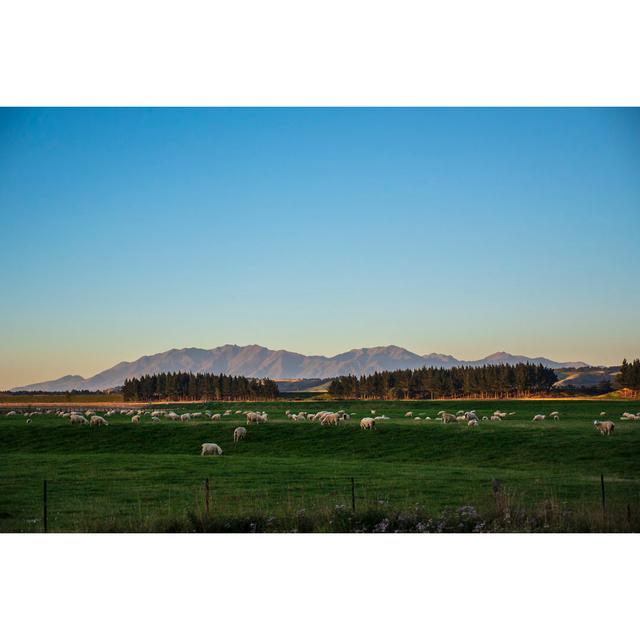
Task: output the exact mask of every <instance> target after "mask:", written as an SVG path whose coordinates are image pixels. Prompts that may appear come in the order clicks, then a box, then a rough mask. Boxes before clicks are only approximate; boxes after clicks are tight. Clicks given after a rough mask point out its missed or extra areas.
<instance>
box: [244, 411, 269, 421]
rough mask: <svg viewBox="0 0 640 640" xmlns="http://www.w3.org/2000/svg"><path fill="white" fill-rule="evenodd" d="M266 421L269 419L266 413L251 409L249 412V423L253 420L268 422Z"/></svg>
mask: <svg viewBox="0 0 640 640" xmlns="http://www.w3.org/2000/svg"><path fill="white" fill-rule="evenodd" d="M266 421H267V414H266V413H256V412H255V411H249V412H248V413H247V424H250V423H252V422H255V423H258V422H266Z"/></svg>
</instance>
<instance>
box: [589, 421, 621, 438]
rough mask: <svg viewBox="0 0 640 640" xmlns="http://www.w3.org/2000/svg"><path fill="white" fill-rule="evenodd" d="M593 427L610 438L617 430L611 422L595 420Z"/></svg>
mask: <svg viewBox="0 0 640 640" xmlns="http://www.w3.org/2000/svg"><path fill="white" fill-rule="evenodd" d="M593 426H594V427H595V428H596V429H597V430H598V431H599V432H600V433H601V434H602V435H603V436H605V435H606V436H610V435H611V434H612V433H613V430H614V429H615V426H616V425H615V424H613V422H611V420H605V421H604V422H602V421H601V420H594V421H593Z"/></svg>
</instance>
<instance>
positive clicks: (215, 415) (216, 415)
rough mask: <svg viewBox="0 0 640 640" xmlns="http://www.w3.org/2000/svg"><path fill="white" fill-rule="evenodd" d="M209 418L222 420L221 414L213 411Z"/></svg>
mask: <svg viewBox="0 0 640 640" xmlns="http://www.w3.org/2000/svg"><path fill="white" fill-rule="evenodd" d="M211 419H212V420H222V416H221V415H220V414H219V413H214V414H213V415H212V416H211Z"/></svg>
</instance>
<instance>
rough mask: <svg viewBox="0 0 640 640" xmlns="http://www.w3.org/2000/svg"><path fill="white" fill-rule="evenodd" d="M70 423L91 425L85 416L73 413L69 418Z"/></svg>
mask: <svg viewBox="0 0 640 640" xmlns="http://www.w3.org/2000/svg"><path fill="white" fill-rule="evenodd" d="M69 422H70V423H71V424H89V421H88V420H87V419H86V418H85V417H84V416H81V415H80V414H79V413H72V414H71V415H70V416H69Z"/></svg>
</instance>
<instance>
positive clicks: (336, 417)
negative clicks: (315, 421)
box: [320, 413, 340, 426]
mask: <svg viewBox="0 0 640 640" xmlns="http://www.w3.org/2000/svg"><path fill="white" fill-rule="evenodd" d="M339 422H340V414H338V413H328V414H327V415H325V416H323V417H322V419H321V420H320V424H323V425H330V424H332V425H334V426H338V423H339Z"/></svg>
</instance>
